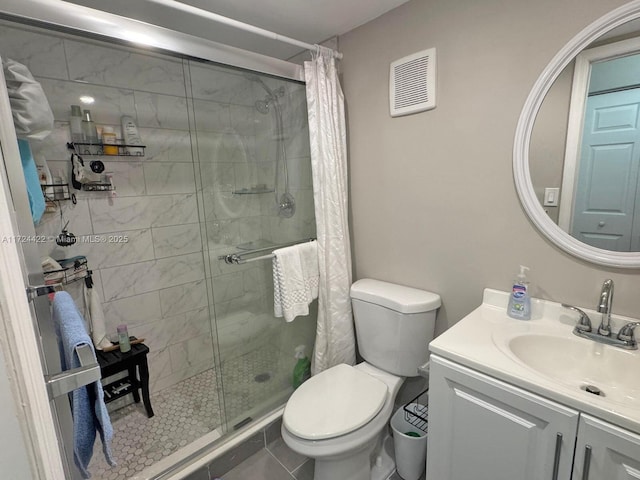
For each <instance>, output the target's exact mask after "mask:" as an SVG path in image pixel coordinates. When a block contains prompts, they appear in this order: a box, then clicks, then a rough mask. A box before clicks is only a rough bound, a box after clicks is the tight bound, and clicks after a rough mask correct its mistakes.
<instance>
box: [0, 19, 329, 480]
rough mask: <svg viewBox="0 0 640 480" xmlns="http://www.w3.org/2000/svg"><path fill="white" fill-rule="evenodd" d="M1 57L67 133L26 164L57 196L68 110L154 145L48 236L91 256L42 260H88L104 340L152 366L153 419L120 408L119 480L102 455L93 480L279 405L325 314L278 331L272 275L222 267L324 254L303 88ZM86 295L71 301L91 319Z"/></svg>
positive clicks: (60, 58) (53, 248)
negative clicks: (316, 246) (296, 253)
mask: <svg viewBox="0 0 640 480" xmlns="http://www.w3.org/2000/svg"><path fill="white" fill-rule="evenodd" d="M0 56H1V57H2V58H11V59H13V60H16V61H18V62H20V63H23V64H25V65H26V66H27V67H28V68H29V69H30V71H31V72H32V74H33V75H34V77H35V78H36V80H37V81H38V82H40V83H41V85H42V87H43V89H44V91H45V93H46V95H47V98H48V100H49V103H50V105H51V108H52V110H53V112H54V117H55V127H54V130H53V132H52V133H51V135H49V136H48V137H47V138H46V139H44V140H42V141H39V142H35V141H34V142H31V147H32V150H33V153H34V155H36V156H40V155H42V156H43V157H44V158H45V159H46V162H47V164H48V166H49V169H50V170H51V173H52V176H53V178H54V182H55V183H61V184H63V183H68V182H69V175H70V165H71V163H70V162H69V156H70V152H71V151H70V150H69V146H68V145H67V142H69V141H70V132H69V116H70V112H71V105H81V106H82V108H83V109H86V110H90V111H91V115H92V118H93V119H94V121H95V122H96V123H97V124H98V126H99V127H113V128H114V129H115V131H116V132H120V124H121V118H122V117H123V116H131V117H133V118H134V120H135V121H136V124H137V127H138V129H139V132H140V136H141V138H142V142H143V144H144V149H143V151H144V155H140V156H138V155H122V156H115V155H114V156H111V155H99V157H96V158H99V159H100V160H101V161H102V162H103V163H104V165H105V168H106V171H107V172H108V174H109V178H110V180H111V181H112V183H113V186H114V187H115V193H116V194H115V195H114V194H113V192H95V191H83V190H77V191H76V190H72V192H73V193H75V201H71V200H60V201H56V202H54V205H53V208H54V211H53V212H52V213H47V214H45V216H44V217H43V219H42V220H41V222H40V223H39V224H38V225H37V227H36V233H37V234H38V235H42V236H46V237H47V238H48V237H55V236H57V235H58V234H59V233H60V231H61V230H62V228H63V227H64V225H65V224H66V230H67V231H69V232H71V233H73V234H75V236H76V238H77V239H78V241H77V242H76V243H75V244H74V245H72V246H69V247H60V246H58V245H56V244H55V242H51V241H48V242H44V243H40V244H38V250H39V254H40V256H41V257H47V256H50V257H53V258H54V259H61V258H71V257H74V256H78V255H82V256H86V258H87V261H88V265H89V268H91V269H92V271H93V280H94V283H95V288H97V289H98V292H99V294H100V296H101V298H102V307H103V310H104V314H105V321H106V324H107V331H108V333H110V334H111V335H112V336H113V337H114V338H115V337H116V326H117V325H120V324H127V325H128V329H129V334H130V335H134V336H136V337H137V338H140V339H144V343H145V344H146V345H147V346H148V347H149V349H150V353H149V358H148V361H149V368H150V386H151V401H152V404H153V408H154V411H155V413H156V415H155V416H154V417H153V418H147V417H146V415H145V412H144V409H143V408H142V407H141V406H140V405H138V404H135V403H132V400H131V398H130V397H131V395H127V396H126V397H123V398H122V399H119V400H117V401H115V402H111V403H109V405H108V406H109V409H110V411H111V416H112V421H113V424H114V430H115V436H114V444H113V448H114V455H115V456H116V460H117V461H118V467H116V468H115V469H111V468H110V467H108V466H107V465H106V463H105V462H103V461H102V460H101V458H100V455H99V452H100V445H97V446H96V453H95V455H94V459H93V461H92V464H91V465H90V467H89V470H90V471H91V472H92V473H93V477H94V478H96V479H101V478H109V479H121V478H122V479H125V478H129V477H130V476H132V475H133V474H135V473H138V472H140V471H142V470H144V469H145V468H147V467H149V466H151V465H153V464H154V462H157V461H160V460H162V459H164V458H166V457H168V456H170V455H174V454H178V455H179V454H180V452H181V451H183V450H182V449H186V450H185V451H188V449H189V447H190V445H192V444H193V442H195V441H196V440H198V441H200V444H202V440H203V439H206V438H207V437H208V436H211V438H216V437H219V436H220V435H222V436H224V435H227V434H229V433H231V432H234V431H236V430H238V429H241V428H242V427H243V426H244V425H246V424H249V423H251V421H252V420H253V419H256V418H259V417H260V416H261V415H264V414H265V413H267V412H269V411H270V410H272V409H274V408H275V407H277V406H280V405H282V404H283V403H284V402H285V401H286V399H287V398H288V396H289V395H290V394H291V392H292V387H291V374H292V371H293V367H294V364H295V359H294V358H293V353H294V349H295V347H297V346H298V345H306V346H307V351H308V352H309V353H310V352H311V349H312V347H313V342H314V337H315V324H316V321H315V320H316V308H315V305H312V308H311V312H312V313H311V314H310V315H309V316H308V317H299V318H297V319H296V320H295V321H294V322H292V323H285V322H284V320H283V319H281V318H275V317H274V315H273V281H272V272H271V262H270V260H268V259H267V260H257V261H253V262H247V263H240V264H227V263H226V262H225V261H224V257H225V256H226V255H228V254H241V255H242V258H245V259H250V258H255V257H256V256H260V255H264V254H265V253H269V252H270V251H272V250H273V249H274V248H277V247H278V246H279V245H285V244H291V243H295V242H299V241H306V240H308V239H310V238H313V237H315V218H314V208H313V191H312V186H311V166H310V156H309V136H308V129H307V113H306V99H305V87H304V85H303V84H301V83H300V82H296V81H292V80H287V79H283V78H278V77H274V76H268V75H264V74H259V73H256V72H251V71H246V70H241V69H238V68H232V67H225V66H222V65H219V64H213V63H210V62H206V61H202V60H198V59H194V58H187V57H185V56H178V55H172V54H170V53H158V52H156V51H150V50H145V49H141V48H133V47H131V46H126V45H114V44H113V43H107V42H105V41H101V40H96V39H93V38H92V39H89V38H84V37H81V36H76V35H72V34H70V33H68V32H62V31H54V30H51V29H47V28H43V27H42V26H38V27H34V26H31V25H30V26H26V25H22V24H19V23H16V22H11V21H8V20H3V21H2V22H1V23H0ZM82 102H84V103H82ZM3 121H7V119H3ZM91 153H93V152H91ZM97 153H99V154H100V153H103V152H101V151H98V152H97ZM92 158H93V157H92ZM43 238H44V237H43ZM125 238H126V241H123V239H125ZM96 239H97V240H96ZM110 239H111V241H110ZM81 283H82V282H77V283H71V284H69V285H67V286H66V287H65V288H66V289H67V290H68V291H69V292H70V293H71V294H72V296H73V297H74V299H76V302H77V303H78V306H79V307H80V310H81V311H82V308H83V300H82V291H81V288H80V284H81ZM103 380H104V379H103ZM105 381H108V380H105ZM131 431H135V432H136V434H135V436H133V437H135V438H132V435H131V434H130V432H131ZM97 443H99V442H97Z"/></svg>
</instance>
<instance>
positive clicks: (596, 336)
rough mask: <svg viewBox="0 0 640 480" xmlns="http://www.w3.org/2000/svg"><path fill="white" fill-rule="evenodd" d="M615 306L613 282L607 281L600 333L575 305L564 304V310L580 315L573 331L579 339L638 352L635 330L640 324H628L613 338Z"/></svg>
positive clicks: (601, 303)
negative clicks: (612, 324) (612, 327)
mask: <svg viewBox="0 0 640 480" xmlns="http://www.w3.org/2000/svg"><path fill="white" fill-rule="evenodd" d="M612 304H613V280H611V279H608V280H605V281H604V283H603V284H602V292H600V302H599V304H598V308H597V310H598V313H600V314H601V315H602V321H601V323H600V326H599V327H598V331H597V332H596V331H593V329H592V327H591V319H590V318H589V315H587V314H586V313H585V312H583V311H582V310H580V309H579V308H577V307H574V306H573V305H567V304H565V303H563V304H562V306H563V307H564V308H568V309H569V310H573V311H574V312H576V313H577V314H579V315H580V319H579V320H578V323H577V324H576V326H575V328H574V329H573V333H574V334H576V335H577V336H579V337H583V338H588V339H589V340H593V341H594V342H599V343H605V344H607V345H612V346H614V347H619V348H624V349H627V350H636V349H637V348H638V342H637V341H636V339H635V337H634V335H633V330H634V329H635V328H636V327H640V322H631V323H627V324H626V325H625V326H624V327H622V328H621V329H620V331H619V332H618V335H617V336H616V337H612V336H611V307H612Z"/></svg>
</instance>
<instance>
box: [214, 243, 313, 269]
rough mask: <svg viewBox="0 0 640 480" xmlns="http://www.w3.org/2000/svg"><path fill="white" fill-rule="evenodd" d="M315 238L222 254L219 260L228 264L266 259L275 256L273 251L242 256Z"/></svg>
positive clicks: (240, 263)
mask: <svg viewBox="0 0 640 480" xmlns="http://www.w3.org/2000/svg"><path fill="white" fill-rule="evenodd" d="M314 240H315V238H307V239H305V240H296V241H295V242H289V243H282V244H280V245H273V246H272V247H266V248H258V249H256V250H249V251H247V252H242V253H229V254H226V255H220V256H219V257H218V260H224V263H226V264H228V265H242V264H243V263H250V262H255V261H258V260H266V259H268V258H273V256H274V255H273V253H269V254H268V255H260V256H259V257H253V258H242V257H243V256H244V255H253V254H254V253H260V252H266V251H269V250H271V251H272V252H273V250H277V249H278V248H283V247H290V246H292V245H298V244H299V243H305V242H313V241H314Z"/></svg>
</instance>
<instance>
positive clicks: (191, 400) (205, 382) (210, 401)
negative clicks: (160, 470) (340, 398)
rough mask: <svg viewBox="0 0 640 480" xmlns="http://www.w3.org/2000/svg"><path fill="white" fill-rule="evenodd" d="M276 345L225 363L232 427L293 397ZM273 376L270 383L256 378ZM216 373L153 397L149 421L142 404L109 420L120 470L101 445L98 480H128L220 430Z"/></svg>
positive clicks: (95, 463) (95, 462)
mask: <svg viewBox="0 0 640 480" xmlns="http://www.w3.org/2000/svg"><path fill="white" fill-rule="evenodd" d="M289 357H290V356H284V355H282V354H281V352H280V351H279V350H278V349H276V348H274V346H273V345H268V344H267V345H264V346H262V347H260V348H258V349H256V350H254V351H251V352H249V353H247V354H244V355H241V356H238V357H235V358H230V359H228V360H226V361H223V362H222V365H221V369H220V370H221V372H222V374H221V380H222V381H221V383H222V385H223V389H224V402H225V404H224V406H225V410H226V414H227V418H228V419H229V422H231V425H233V424H234V423H235V422H237V421H239V420H241V419H242V418H244V417H245V416H246V414H247V412H250V411H252V410H256V409H260V407H259V406H260V405H262V404H264V403H265V402H267V403H268V402H269V399H272V398H274V397H277V396H278V395H282V394H284V392H290V391H291V387H290V376H291V371H292V370H293V363H292V360H291V358H289ZM265 373H267V374H269V379H268V380H267V381H263V382H258V381H256V376H257V375H261V374H265ZM218 381H219V379H217V378H216V375H215V371H214V370H213V369H211V370H207V371H205V372H203V373H201V374H198V375H196V376H194V377H191V378H189V379H187V380H184V381H183V382H180V383H179V384H177V385H175V386H173V387H171V388H168V389H165V390H162V391H161V392H158V393H156V394H153V395H152V396H151V403H152V405H153V410H154V412H155V416H154V417H152V418H147V416H146V413H145V411H144V407H143V406H142V403H139V404H131V405H128V406H126V407H123V408H121V409H119V410H116V411H115V412H113V413H112V414H111V422H112V424H113V429H114V437H113V443H112V450H113V454H114V457H115V459H116V462H117V463H118V465H117V466H116V467H113V468H112V467H110V466H109V465H108V464H107V463H106V462H105V460H104V456H103V454H102V444H101V442H100V441H99V440H98V441H96V445H95V448H94V456H93V459H92V461H91V464H90V466H89V470H90V471H91V472H92V474H93V478H94V479H96V480H126V479H128V478H130V477H131V476H132V475H133V474H135V473H138V472H140V471H142V470H143V469H144V468H146V467H148V466H150V465H152V464H153V463H155V462H157V461H158V460H160V459H161V458H163V457H166V456H168V455H171V454H172V453H174V452H176V451H177V450H178V449H179V448H182V447H184V446H185V445H187V444H188V443H190V442H192V441H194V440H196V439H198V438H200V437H201V436H203V435H205V434H207V433H209V432H211V431H213V430H214V429H216V428H218V427H220V426H221V425H222V423H223V421H224V419H223V418H222V415H221V408H220V404H219V398H218V395H217V393H216V392H217V388H218V383H217V382H218Z"/></svg>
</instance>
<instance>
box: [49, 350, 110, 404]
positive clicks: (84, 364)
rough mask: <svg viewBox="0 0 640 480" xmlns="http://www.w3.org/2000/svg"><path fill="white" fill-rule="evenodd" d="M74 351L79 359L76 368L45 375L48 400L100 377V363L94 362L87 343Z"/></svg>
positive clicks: (91, 351)
mask: <svg viewBox="0 0 640 480" xmlns="http://www.w3.org/2000/svg"><path fill="white" fill-rule="evenodd" d="M76 353H77V354H78V358H79V360H80V366H79V367H78V368H74V369H72V370H65V371H64V372H61V373H57V374H55V375H46V376H45V384H46V386H47V393H48V394H49V400H53V399H54V398H58V397H61V396H62V395H65V394H67V393H69V392H72V391H74V390H76V389H78V388H81V387H84V386H86V385H89V384H91V383H93V382H96V381H98V380H100V379H101V378H102V374H101V373H100V365H98V362H96V359H95V355H94V353H93V350H92V348H91V347H90V346H89V345H80V346H79V347H76Z"/></svg>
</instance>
